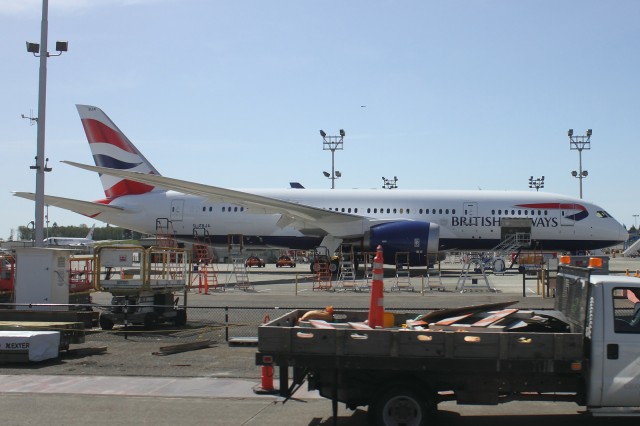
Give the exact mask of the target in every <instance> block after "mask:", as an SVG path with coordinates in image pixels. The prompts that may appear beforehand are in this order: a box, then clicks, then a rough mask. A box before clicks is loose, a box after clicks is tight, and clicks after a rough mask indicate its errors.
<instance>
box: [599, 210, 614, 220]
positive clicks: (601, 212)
mask: <svg viewBox="0 0 640 426" xmlns="http://www.w3.org/2000/svg"><path fill="white" fill-rule="evenodd" d="M596 216H598V217H601V218H603V219H604V218H607V217H611V215H610V214H609V213H607V212H605V211H604V210H598V211H597V212H596Z"/></svg>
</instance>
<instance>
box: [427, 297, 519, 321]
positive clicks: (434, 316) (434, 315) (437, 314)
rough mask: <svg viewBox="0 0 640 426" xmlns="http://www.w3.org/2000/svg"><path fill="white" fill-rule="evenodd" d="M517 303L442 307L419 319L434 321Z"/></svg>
mask: <svg viewBox="0 0 640 426" xmlns="http://www.w3.org/2000/svg"><path fill="white" fill-rule="evenodd" d="M516 303H518V301H517V300H515V301H511V302H498V303H487V304H484V305H472V306H463V307H461V308H452V309H440V310H438V311H433V312H429V313H428V314H424V315H422V316H421V317H420V318H417V319H419V320H422V321H427V322H429V323H432V322H437V321H440V320H442V319H445V318H449V317H452V316H456V315H463V314H467V313H478V312H487V311H494V310H496V309H504V308H506V307H508V306H511V305H515V304H516Z"/></svg>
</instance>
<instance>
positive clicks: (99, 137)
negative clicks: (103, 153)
mask: <svg viewBox="0 0 640 426" xmlns="http://www.w3.org/2000/svg"><path fill="white" fill-rule="evenodd" d="M82 127H84V132H85V133H86V134H87V139H88V140H89V143H108V144H111V145H115V146H117V147H118V148H120V149H122V150H123V151H127V152H131V153H133V154H137V152H136V151H135V150H134V149H133V148H132V147H131V146H130V145H129V143H128V142H127V140H126V139H124V138H123V136H122V135H121V134H120V133H119V132H117V131H115V130H113V129H112V128H111V127H109V126H107V125H105V124H104V123H101V122H100V121H98V120H94V119H91V118H84V119H82Z"/></svg>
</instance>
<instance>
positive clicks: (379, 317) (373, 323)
mask: <svg viewBox="0 0 640 426" xmlns="http://www.w3.org/2000/svg"><path fill="white" fill-rule="evenodd" d="M383 263H384V261H383V257H382V246H378V247H377V249H376V257H375V258H374V259H373V281H372V283H371V302H370V304H369V327H371V328H376V327H382V325H383V323H384V322H383V321H384V296H383V294H382V293H383V288H384V283H383V281H382V279H383V278H382V277H383V275H384V267H383Z"/></svg>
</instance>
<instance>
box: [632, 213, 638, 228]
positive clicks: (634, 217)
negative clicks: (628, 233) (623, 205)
mask: <svg viewBox="0 0 640 426" xmlns="http://www.w3.org/2000/svg"><path fill="white" fill-rule="evenodd" d="M632 216H633V227H634V228H636V232H637V231H638V215H637V214H634V215H632Z"/></svg>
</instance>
